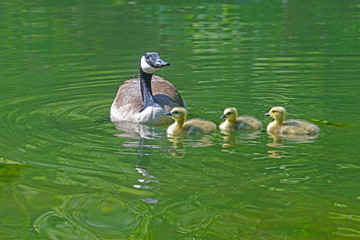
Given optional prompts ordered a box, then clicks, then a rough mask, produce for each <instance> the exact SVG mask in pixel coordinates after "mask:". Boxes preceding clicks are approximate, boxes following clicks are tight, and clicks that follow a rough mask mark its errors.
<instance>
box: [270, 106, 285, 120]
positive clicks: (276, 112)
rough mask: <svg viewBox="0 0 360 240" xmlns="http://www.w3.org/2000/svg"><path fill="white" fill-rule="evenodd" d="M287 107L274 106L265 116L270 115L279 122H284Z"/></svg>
mask: <svg viewBox="0 0 360 240" xmlns="http://www.w3.org/2000/svg"><path fill="white" fill-rule="evenodd" d="M285 112H286V109H285V108H284V107H273V108H271V109H270V111H269V112H268V113H265V116H269V117H271V118H273V119H275V121H277V122H280V123H281V122H283V121H284V120H285Z"/></svg>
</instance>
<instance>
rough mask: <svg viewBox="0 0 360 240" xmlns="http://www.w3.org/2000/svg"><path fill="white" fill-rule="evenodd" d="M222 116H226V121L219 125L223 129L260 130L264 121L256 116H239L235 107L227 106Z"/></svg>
mask: <svg viewBox="0 0 360 240" xmlns="http://www.w3.org/2000/svg"><path fill="white" fill-rule="evenodd" d="M220 118H225V122H223V123H221V124H220V126H219V128H220V129H221V130H232V129H235V130H241V129H242V130H260V129H261V128H262V123H261V122H260V121H259V120H257V119H256V118H254V117H251V116H240V117H238V112H237V110H236V108H234V107H229V108H226V109H225V110H224V114H223V115H222V116H221V117H220Z"/></svg>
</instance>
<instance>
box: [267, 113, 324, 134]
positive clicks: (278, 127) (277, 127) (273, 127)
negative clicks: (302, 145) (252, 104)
mask: <svg viewBox="0 0 360 240" xmlns="http://www.w3.org/2000/svg"><path fill="white" fill-rule="evenodd" d="M285 112H286V109H285V108H284V107H273V108H271V109H270V111H269V112H268V113H266V114H265V116H269V117H271V118H273V119H274V120H275V121H273V122H271V123H269V124H268V126H267V128H266V130H267V131H268V133H272V134H296V135H316V134H318V133H319V131H320V129H319V128H318V126H316V125H315V124H312V123H309V122H307V121H303V120H295V119H291V120H288V121H285Z"/></svg>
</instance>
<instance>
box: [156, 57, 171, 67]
mask: <svg viewBox="0 0 360 240" xmlns="http://www.w3.org/2000/svg"><path fill="white" fill-rule="evenodd" d="M166 66H170V63H168V62H165V61H164V60H162V59H161V58H160V57H158V58H157V59H156V63H155V67H156V68H162V67H166Z"/></svg>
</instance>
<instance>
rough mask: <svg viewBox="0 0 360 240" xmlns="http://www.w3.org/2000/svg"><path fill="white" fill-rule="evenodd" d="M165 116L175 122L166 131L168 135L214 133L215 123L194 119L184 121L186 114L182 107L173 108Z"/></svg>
mask: <svg viewBox="0 0 360 240" xmlns="http://www.w3.org/2000/svg"><path fill="white" fill-rule="evenodd" d="M165 114H166V115H169V116H171V117H172V118H173V119H174V120H175V122H174V123H173V124H172V125H170V126H169V127H168V129H167V133H168V134H169V135H174V136H176V135H193V134H197V133H201V134H208V133H211V132H213V131H215V130H216V128H217V127H216V125H215V123H213V122H210V121H207V120H202V119H198V118H195V119H190V120H187V121H186V117H187V112H186V110H185V108H183V107H175V108H173V109H172V110H171V111H170V112H167V113H165Z"/></svg>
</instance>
